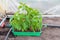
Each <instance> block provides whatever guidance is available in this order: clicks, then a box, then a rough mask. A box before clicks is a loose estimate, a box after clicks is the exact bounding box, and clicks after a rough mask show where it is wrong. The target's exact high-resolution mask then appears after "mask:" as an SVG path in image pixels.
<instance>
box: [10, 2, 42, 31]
mask: <svg viewBox="0 0 60 40" xmlns="http://www.w3.org/2000/svg"><path fill="white" fill-rule="evenodd" d="M10 24H11V25H12V27H13V28H14V30H19V31H20V30H21V31H27V30H32V31H34V32H35V31H40V29H41V28H42V27H41V26H40V25H42V17H41V14H40V12H39V11H38V10H36V9H33V8H31V7H29V6H27V5H26V4H24V3H20V6H19V7H18V11H17V12H16V13H15V14H14V16H13V19H12V20H11V21H10Z"/></svg>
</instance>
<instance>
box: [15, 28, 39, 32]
mask: <svg viewBox="0 0 60 40" xmlns="http://www.w3.org/2000/svg"><path fill="white" fill-rule="evenodd" d="M15 32H22V30H15ZM24 32H34V31H32V29H31V28H30V29H28V30H25V31H24ZM35 32H40V30H35Z"/></svg>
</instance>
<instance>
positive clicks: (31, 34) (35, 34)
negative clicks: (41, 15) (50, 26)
mask: <svg viewBox="0 0 60 40" xmlns="http://www.w3.org/2000/svg"><path fill="white" fill-rule="evenodd" d="M12 33H13V35H14V36H41V32H16V31H14V30H12Z"/></svg>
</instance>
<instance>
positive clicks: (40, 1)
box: [0, 0, 60, 15]
mask: <svg viewBox="0 0 60 40" xmlns="http://www.w3.org/2000/svg"><path fill="white" fill-rule="evenodd" d="M19 2H24V3H26V4H27V5H29V6H31V7H32V8H37V9H38V10H39V11H40V12H41V13H42V14H46V13H47V14H54V15H57V14H58V15H59V14H60V0H26V1H25V0H0V4H1V5H2V7H3V10H6V12H16V11H17V9H18V6H19Z"/></svg>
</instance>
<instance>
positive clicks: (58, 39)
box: [0, 18, 60, 40]
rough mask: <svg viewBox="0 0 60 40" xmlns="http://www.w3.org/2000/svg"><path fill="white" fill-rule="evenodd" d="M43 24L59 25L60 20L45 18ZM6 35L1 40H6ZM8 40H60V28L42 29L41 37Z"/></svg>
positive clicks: (0, 36) (9, 39)
mask: <svg viewBox="0 0 60 40" xmlns="http://www.w3.org/2000/svg"><path fill="white" fill-rule="evenodd" d="M43 23H49V24H58V25H59V23H60V18H44V19H43ZM4 38H5V35H3V36H2V35H0V40H4ZM8 40H60V28H52V27H47V28H43V29H42V35H41V36H40V37H31V36H28V37H23V36H20V37H9V38H8Z"/></svg>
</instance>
